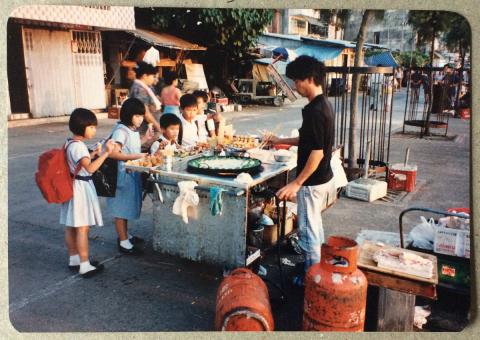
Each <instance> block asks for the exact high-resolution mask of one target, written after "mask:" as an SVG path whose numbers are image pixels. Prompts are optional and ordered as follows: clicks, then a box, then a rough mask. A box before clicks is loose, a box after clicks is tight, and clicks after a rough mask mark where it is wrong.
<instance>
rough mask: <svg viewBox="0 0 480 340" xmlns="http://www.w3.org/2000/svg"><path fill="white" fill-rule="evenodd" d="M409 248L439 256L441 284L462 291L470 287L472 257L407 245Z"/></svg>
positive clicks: (438, 265) (438, 264)
mask: <svg viewBox="0 0 480 340" xmlns="http://www.w3.org/2000/svg"><path fill="white" fill-rule="evenodd" d="M407 248H408V249H411V250H414V251H418V252H421V253H427V254H431V255H435V256H436V257H437V269H438V282H439V285H441V286H443V287H445V288H449V289H458V290H462V291H469V289H470V259H468V258H464V257H458V256H451V255H445V254H440V253H436V252H434V251H431V250H426V249H422V248H417V247H407Z"/></svg>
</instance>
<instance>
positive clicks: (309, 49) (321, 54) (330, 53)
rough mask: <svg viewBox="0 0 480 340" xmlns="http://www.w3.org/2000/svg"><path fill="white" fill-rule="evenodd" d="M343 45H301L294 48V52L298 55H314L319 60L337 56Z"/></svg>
mask: <svg viewBox="0 0 480 340" xmlns="http://www.w3.org/2000/svg"><path fill="white" fill-rule="evenodd" d="M344 49H345V48H344V47H338V46H337V47H333V46H318V45H303V46H301V47H299V48H297V49H296V50H295V53H296V54H297V55H298V56H301V55H308V56H310V57H314V58H316V59H318V60H320V61H326V60H331V59H335V58H336V57H338V56H339V55H340V54H341V53H342V51H343V50H344Z"/></svg>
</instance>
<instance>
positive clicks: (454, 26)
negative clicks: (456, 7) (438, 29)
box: [443, 13, 471, 53]
mask: <svg viewBox="0 0 480 340" xmlns="http://www.w3.org/2000/svg"><path fill="white" fill-rule="evenodd" d="M443 41H444V42H445V44H446V45H447V47H448V48H449V49H450V50H457V49H458V48H460V49H462V48H463V49H466V50H468V49H470V44H471V30H470V25H469V24H468V21H467V19H465V18H464V17H463V16H461V15H459V14H456V13H454V14H452V19H451V24H450V29H449V31H448V32H447V33H446V34H445V35H444V36H443ZM459 52H460V53H461V52H462V51H459Z"/></svg>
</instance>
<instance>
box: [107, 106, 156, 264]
mask: <svg viewBox="0 0 480 340" xmlns="http://www.w3.org/2000/svg"><path fill="white" fill-rule="evenodd" d="M144 116H145V105H143V103H142V102H141V101H140V100H139V99H137V98H129V99H127V100H126V101H125V102H123V104H122V108H121V109H120V122H118V123H117V125H116V126H115V127H114V128H113V131H112V140H113V141H114V142H115V144H116V147H115V151H114V152H113V153H112V155H111V157H112V158H113V159H116V160H118V161H119V162H118V173H117V189H116V191H115V197H112V198H108V201H107V202H108V207H109V209H110V210H111V211H112V214H113V216H114V217H115V229H116V230H117V234H118V249H119V251H120V252H122V253H125V254H131V255H140V254H142V253H143V252H142V250H141V249H140V248H138V244H139V243H141V242H143V240H142V239H141V238H139V237H136V236H132V235H130V234H129V233H128V221H129V220H136V219H138V218H139V217H140V211H141V209H142V181H141V177H140V173H138V172H127V171H126V169H125V162H126V161H128V160H136V159H140V158H143V157H145V156H146V155H147V154H146V153H141V151H140V150H141V145H142V143H144V142H146V141H148V140H150V139H152V138H153V132H152V131H151V129H148V130H147V132H146V134H145V135H144V136H143V137H140V133H139V131H138V129H139V127H140V126H141V125H142V122H143V119H144Z"/></svg>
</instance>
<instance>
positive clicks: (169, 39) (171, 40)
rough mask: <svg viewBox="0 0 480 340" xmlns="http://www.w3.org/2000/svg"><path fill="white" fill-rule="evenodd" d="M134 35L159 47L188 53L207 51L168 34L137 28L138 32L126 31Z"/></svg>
mask: <svg viewBox="0 0 480 340" xmlns="http://www.w3.org/2000/svg"><path fill="white" fill-rule="evenodd" d="M126 32H127V33H130V34H133V35H134V36H136V37H137V38H139V39H142V40H144V41H146V42H148V43H150V44H152V45H155V46H159V47H167V48H173V49H176V50H188V51H197V50H198V51H205V50H206V49H207V48H206V47H203V46H200V45H197V44H193V43H191V42H188V41H186V40H183V39H181V38H179V37H176V36H173V35H171V34H168V33H163V32H162V33H160V32H152V31H147V30H144V29H139V28H137V29H136V30H131V31H126Z"/></svg>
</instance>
